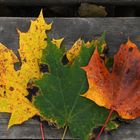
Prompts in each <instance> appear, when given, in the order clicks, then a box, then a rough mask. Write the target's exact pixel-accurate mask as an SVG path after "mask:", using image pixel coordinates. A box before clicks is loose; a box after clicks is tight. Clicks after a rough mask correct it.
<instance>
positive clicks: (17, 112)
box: [0, 11, 51, 127]
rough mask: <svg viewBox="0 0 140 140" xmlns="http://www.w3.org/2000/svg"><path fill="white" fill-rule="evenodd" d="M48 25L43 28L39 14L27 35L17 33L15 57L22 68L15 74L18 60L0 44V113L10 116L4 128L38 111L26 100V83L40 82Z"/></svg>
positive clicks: (43, 23) (43, 24)
mask: <svg viewBox="0 0 140 140" xmlns="http://www.w3.org/2000/svg"><path fill="white" fill-rule="evenodd" d="M50 29H51V24H46V22H45V20H44V18H43V15H42V11H41V13H40V15H39V17H38V18H37V19H36V20H35V21H31V26H30V29H29V31H28V32H26V33H23V32H20V31H19V30H18V33H19V45H20V48H19V54H20V59H21V63H22V66H21V68H20V70H17V71H16V70H15V68H14V64H15V63H16V62H19V60H18V58H17V57H16V56H15V54H14V53H13V52H12V50H9V49H8V48H6V47H5V46H4V45H2V44H0V75H1V79H0V112H8V113H11V114H12V115H11V118H10V121H9V124H8V127H10V126H12V125H14V124H21V123H22V122H24V121H26V120H28V119H29V118H31V117H33V116H34V115H36V114H39V112H38V110H37V109H36V108H35V107H34V106H33V105H32V103H31V102H30V101H29V100H28V99H27V98H26V96H27V95H28V91H27V84H28V82H29V80H30V79H33V78H37V79H38V78H40V77H41V75H42V74H41V72H40V69H39V62H40V59H41V57H42V50H43V49H44V48H45V47H46V46H47V42H46V41H45V39H46V38H47V35H46V33H45V32H46V30H50Z"/></svg>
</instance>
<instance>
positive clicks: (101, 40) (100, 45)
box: [66, 33, 106, 63]
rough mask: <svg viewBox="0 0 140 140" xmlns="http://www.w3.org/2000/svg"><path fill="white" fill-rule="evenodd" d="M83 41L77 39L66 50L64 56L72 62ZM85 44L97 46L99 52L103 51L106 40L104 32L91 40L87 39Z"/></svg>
mask: <svg viewBox="0 0 140 140" xmlns="http://www.w3.org/2000/svg"><path fill="white" fill-rule="evenodd" d="M83 43H84V41H83V40H81V39H78V40H77V41H76V42H75V43H74V45H73V46H72V47H71V48H70V50H68V51H67V52H66V56H67V58H68V60H69V62H70V63H73V61H74V59H75V58H76V57H77V56H78V55H79V53H80V50H81V46H82V45H83ZM85 46H86V47H87V48H89V47H91V46H94V47H96V46H98V50H99V52H100V53H103V51H104V49H105V48H106V42H105V33H103V34H102V36H101V37H99V38H97V39H95V40H92V41H91V42H90V41H88V42H86V43H85Z"/></svg>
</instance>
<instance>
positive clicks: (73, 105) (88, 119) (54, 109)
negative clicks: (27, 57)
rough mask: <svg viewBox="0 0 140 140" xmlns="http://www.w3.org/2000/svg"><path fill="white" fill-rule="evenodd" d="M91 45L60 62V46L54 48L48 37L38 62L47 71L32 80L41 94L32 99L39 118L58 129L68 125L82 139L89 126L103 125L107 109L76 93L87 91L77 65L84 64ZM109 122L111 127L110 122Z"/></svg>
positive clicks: (83, 75) (92, 49)
mask: <svg viewBox="0 0 140 140" xmlns="http://www.w3.org/2000/svg"><path fill="white" fill-rule="evenodd" d="M94 48H95V47H94V46H92V47H90V48H87V47H86V46H85V45H82V46H81V51H80V54H79V56H78V57H77V58H76V59H75V61H74V63H73V64H72V65H71V64H67V65H63V64H62V61H61V60H62V58H63V56H64V54H65V51H64V49H63V48H60V49H58V48H57V47H56V46H55V45H53V44H52V43H51V41H50V40H48V46H47V48H46V49H45V50H44V52H43V57H42V63H43V64H47V65H48V67H49V73H45V74H44V75H43V77H42V79H40V80H37V81H36V82H35V83H36V85H37V86H38V87H39V89H40V92H41V93H40V95H38V96H37V97H35V98H34V105H35V106H36V107H37V108H38V109H39V110H40V114H41V115H42V116H43V118H45V120H48V121H51V122H53V123H56V124H57V127H58V128H60V127H62V128H64V127H65V128H67V127H69V130H70V132H71V133H72V135H74V136H75V137H81V138H82V139H83V140H87V139H88V138H89V134H90V133H92V129H93V128H96V127H98V126H101V125H102V124H103V122H104V121H105V118H106V117H107V114H108V110H106V109H103V108H100V107H98V106H97V105H96V104H93V103H92V102H91V101H89V100H87V99H85V98H83V97H82V96H80V95H81V93H83V92H85V91H86V90H87V80H86V75H85V72H84V71H83V70H82V69H81V68H80V66H85V65H86V64H87V62H88V61H89V58H90V56H91V55H92V52H93V51H94ZM113 118H114V116H113ZM113 118H112V119H113ZM109 123H110V126H111V127H112V126H113V127H115V126H114V123H113V122H112V121H110V122H109ZM79 126H80V127H79ZM108 127H109V125H108Z"/></svg>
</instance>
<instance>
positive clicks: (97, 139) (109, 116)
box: [96, 109, 114, 140]
mask: <svg viewBox="0 0 140 140" xmlns="http://www.w3.org/2000/svg"><path fill="white" fill-rule="evenodd" d="M113 112H114V110H113V109H111V110H110V112H109V115H108V117H107V119H106V121H105V123H104V125H103V126H102V128H101V130H100V132H99V134H98V136H97V138H96V140H99V139H100V136H101V134H102V132H103V131H104V128H105V127H106V125H107V123H108V121H109V120H110V118H111V116H112V113H113Z"/></svg>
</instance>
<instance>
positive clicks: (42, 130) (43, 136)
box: [40, 122, 45, 140]
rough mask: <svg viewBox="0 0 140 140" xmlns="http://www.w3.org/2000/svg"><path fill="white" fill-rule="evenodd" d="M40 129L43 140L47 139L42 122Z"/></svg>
mask: <svg viewBox="0 0 140 140" xmlns="http://www.w3.org/2000/svg"><path fill="white" fill-rule="evenodd" d="M40 131H41V136H42V140H45V135H44V128H43V124H42V123H41V122H40Z"/></svg>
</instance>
